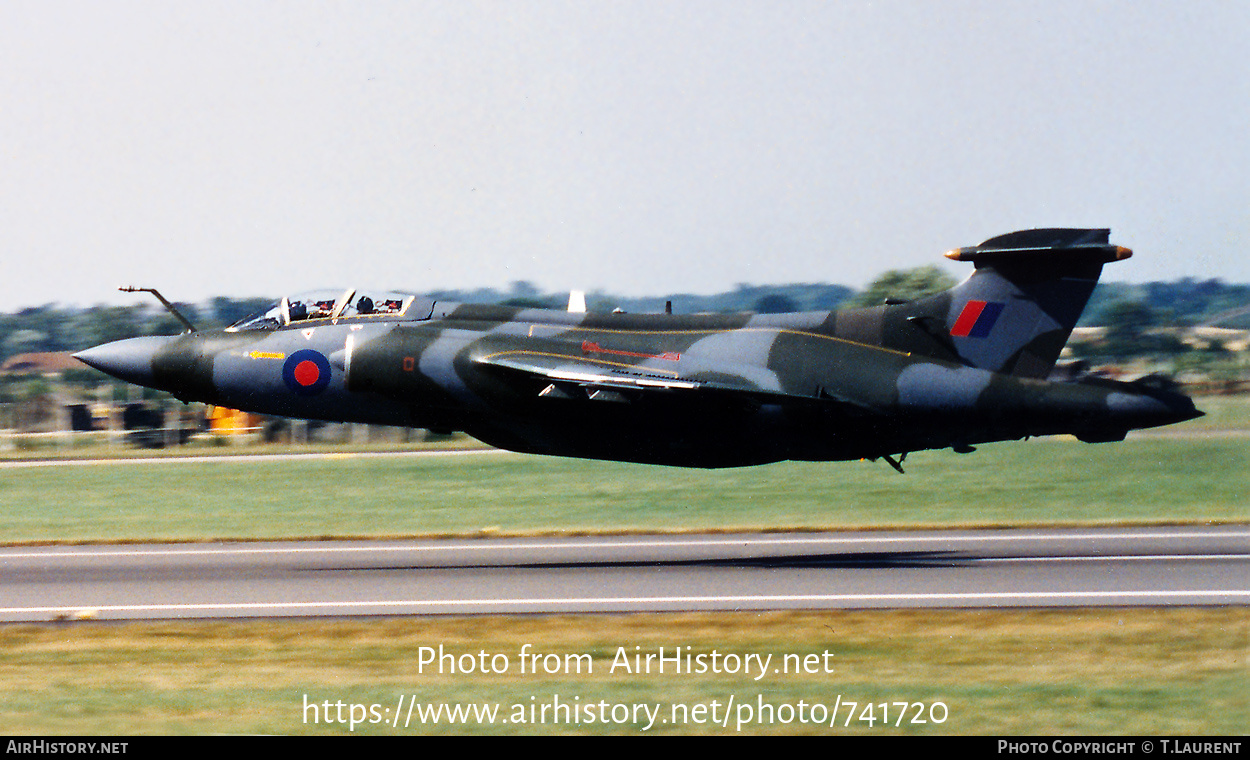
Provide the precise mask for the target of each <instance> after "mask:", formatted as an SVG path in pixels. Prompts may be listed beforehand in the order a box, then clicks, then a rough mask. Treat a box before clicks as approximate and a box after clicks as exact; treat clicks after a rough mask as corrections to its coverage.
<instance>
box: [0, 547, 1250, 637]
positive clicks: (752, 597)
mask: <svg viewBox="0 0 1250 760" xmlns="http://www.w3.org/2000/svg"><path fill="white" fill-rule="evenodd" d="M1246 604H1250V527H1248V526H1225V527H1169V528H1099V529H1090V528H1083V529H1046V530H984V531H911V532H895V531H873V532H854V533H793V534H785V533H768V534H730V535H685V536H615V537H585V538H515V539H458V540H422V541H378V542H373V541H324V542H315V541H314V542H283V543H277V542H275V543H235V544H164V545H98V546H57V547H5V548H0V621H49V620H65V619H79V618H82V619H88V618H89V619H136V618H156V619H160V618H167V619H178V618H253V617H327V616H328V617H345V616H365V615H430V614H507V613H526V614H534V613H573V612H636V611H676V610H766V609H805V608H872V607H894V608H898V607H961V608H990V607H1076V606H1170V605H1238V606H1244V605H1246Z"/></svg>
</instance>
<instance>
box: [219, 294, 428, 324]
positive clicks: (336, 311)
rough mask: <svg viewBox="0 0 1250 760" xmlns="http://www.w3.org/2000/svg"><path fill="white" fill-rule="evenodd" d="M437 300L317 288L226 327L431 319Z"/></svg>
mask: <svg viewBox="0 0 1250 760" xmlns="http://www.w3.org/2000/svg"><path fill="white" fill-rule="evenodd" d="M433 309H434V302H433V301H432V300H430V299H429V298H426V297H424V296H414V295H408V294H406V293H394V292H391V291H386V290H356V289H355V288H348V289H347V290H344V291H335V290H315V291H312V292H308V293H300V294H298V295H293V296H287V297H285V298H283V299H282V300H281V301H278V302H277V303H275V304H274V305H272V306H270V307H269V308H267V309H265V310H264V311H259V312H257V313H255V314H252V315H250V316H247V317H244V318H243V319H240V320H239V321H238V322H235V323H234V324H232V325H230V326H229V327H227V328H226V330H227V331H228V332H240V331H242V330H274V329H277V328H279V327H286V326H288V325H294V324H322V323H326V322H338V320H340V319H353V320H355V319H361V320H366V319H369V320H373V319H384V320H385V319H392V320H393V319H404V320H421V319H429V317H430V313H431V312H432V311H433Z"/></svg>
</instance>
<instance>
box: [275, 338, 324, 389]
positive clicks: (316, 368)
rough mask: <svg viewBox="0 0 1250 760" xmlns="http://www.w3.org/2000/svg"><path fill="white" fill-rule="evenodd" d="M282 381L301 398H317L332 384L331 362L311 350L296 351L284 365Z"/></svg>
mask: <svg viewBox="0 0 1250 760" xmlns="http://www.w3.org/2000/svg"><path fill="white" fill-rule="evenodd" d="M282 381H283V382H285V383H286V387H288V388H290V389H291V390H293V391H295V392H296V393H298V394H299V395H301V396H315V395H317V394H318V393H321V392H322V391H323V390H325V389H326V386H327V385H329V384H330V362H329V361H328V360H327V359H326V358H325V357H324V356H322V355H321V354H319V353H318V352H316V351H313V350H311V349H304V350H303V351H296V352H295V353H293V354H291V355H290V356H288V357H287V358H286V362H285V363H284V364H283V365H282Z"/></svg>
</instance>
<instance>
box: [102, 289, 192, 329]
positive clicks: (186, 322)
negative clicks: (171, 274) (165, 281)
mask: <svg viewBox="0 0 1250 760" xmlns="http://www.w3.org/2000/svg"><path fill="white" fill-rule="evenodd" d="M118 290H120V291H121V292H123V293H151V294H152V295H154V296H156V297H157V299H159V300H160V302H161V303H163V304H165V308H166V309H169V313H170V314H173V315H174V316H175V317H177V319H178V321H179V322H181V323H182V324H184V325H186V327H187V329H186V332H195V325H193V324H191V320H189V319H187V318H186V317H184V316H182V312H180V311H178V310H177V309H175V308H174V305H173V304H172V303H170V302H169V301H166V300H165V296H163V295H161V292H160V291H159V290H157V289H156V288H136V287H135V286H133V285H127V286H126V287H124V288H118Z"/></svg>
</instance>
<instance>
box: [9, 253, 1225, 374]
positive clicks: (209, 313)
mask: <svg viewBox="0 0 1250 760" xmlns="http://www.w3.org/2000/svg"><path fill="white" fill-rule="evenodd" d="M954 284H955V280H954V278H952V277H951V276H950V275H949V274H947V273H946V272H944V271H943V270H941V269H940V268H938V267H933V266H929V267H920V268H917V269H908V270H891V271H889V272H886V273H884V274H882V275H881V276H880V277H878V278H877V279H876V280H875V281H874V282H873V283H872V284H871V285H869V286H868V287H867V288H865V289H863V290H856V289H854V288H850V287H847V286H845V285H830V284H823V283H819V284H813V283H795V284H786V285H748V284H739V285H738V286H737V287H735V288H734V289H733V290H729V291H726V292H723V293H715V294H712V295H695V294H688V293H672V294H666V295H656V296H644V297H627V296H617V295H613V294H610V293H604V292H592V293H589V294H588V295H587V304H588V306H589V308H590V309H591V310H592V311H611V310H613V309H618V308H619V309H622V310H624V311H630V312H659V311H663V310H664V308H665V303H666V302H671V303H672V305H673V310H674V312H677V313H695V312H733V311H756V312H764V313H781V312H790V311H828V310H833V309H837V308H844V307H849V306H869V305H875V304H880V303H882V302H883V301H884V300H885V299H886V298H891V299H904V300H910V299H914V298H919V297H923V296H925V295H928V294H931V293H935V292H939V291H942V290H945V289H947V288H949V287H952V286H953V285H954ZM427 295H430V296H431V297H434V298H436V299H441V300H448V301H463V302H470V303H499V304H505V305H512V306H529V307H544V308H556V309H560V308H564V307H565V305H566V304H567V299H568V294H567V293H550V292H548V293H544V292H542V291H541V290H540V289H539V288H537V287H536V286H534V285H533V284H531V283H528V282H515V283H513V284H512V285H511V287H510V288H508V289H506V290H496V289H480V290H474V291H456V290H443V291H434V292H430V293H427ZM270 303H272V301H271V300H270V299H266V298H231V297H227V296H218V297H215V298H212V299H210V300H209V301H207V302H204V303H201V304H188V303H178V304H176V306H177V308H178V309H179V311H181V312H182V313H183V314H185V315H186V316H187V317H188V318H189V319H190V320H191V321H192V322H193V323H195V324H196V326H197V327H203V328H220V327H225V326H227V325H230V324H232V323H234V322H236V321H238V320H239V319H242V318H243V317H245V316H247V315H249V314H252V313H255V312H257V311H260V310H262V309H265V308H267V307H268V305H269V304H270ZM1211 320H1218V324H1219V325H1220V326H1224V327H1236V328H1242V329H1247V328H1250V285H1245V284H1227V283H1224V282H1222V281H1221V280H1218V279H1212V280H1195V279H1192V278H1184V279H1180V280H1175V281H1171V282H1149V283H1145V284H1141V285H1130V284H1125V283H1100V284H1099V285H1098V288H1097V289H1096V290H1095V292H1094V296H1093V298H1092V299H1091V301H1090V304H1089V307H1088V308H1087V309H1086V310H1085V314H1084V316H1083V318H1082V320H1081V324H1082V325H1085V326H1092V325H1110V326H1112V327H1114V330H1113V333H1114V335H1115V336H1116V337H1117V339H1118V338H1122V337H1123V336H1124V335H1125V334H1126V333H1137V334H1145V333H1146V331H1148V330H1149V329H1150V328H1153V327H1159V326H1189V325H1198V324H1203V323H1205V322H1209V321H1211ZM181 330H182V325H181V324H180V323H179V322H178V321H177V320H176V319H175V318H174V317H173V316H172V315H171V314H169V313H168V312H166V311H165V310H164V309H163V308H161V307H160V306H159V305H158V304H156V303H154V302H153V303H151V304H147V303H144V304H138V305H133V306H91V307H87V308H70V307H63V306H58V305H55V304H45V305H43V306H35V307H30V308H25V309H20V310H18V311H15V312H12V313H7V314H0V362H2V361H4V360H5V359H8V358H9V357H11V356H14V355H16V354H21V353H34V352H46V351H77V350H81V349H83V348H87V347H90V346H95V345H99V344H101V343H107V342H109V341H113V340H121V339H123V338H131V337H136V336H140V335H170V334H174V333H178V332H181ZM1170 345H1171V344H1169V346H1170ZM1172 348H1175V347H1174V346H1173V347H1172Z"/></svg>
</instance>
